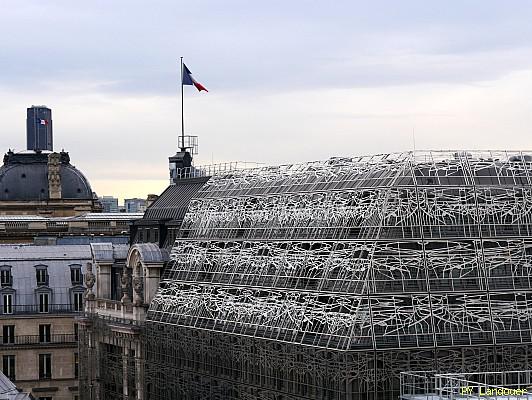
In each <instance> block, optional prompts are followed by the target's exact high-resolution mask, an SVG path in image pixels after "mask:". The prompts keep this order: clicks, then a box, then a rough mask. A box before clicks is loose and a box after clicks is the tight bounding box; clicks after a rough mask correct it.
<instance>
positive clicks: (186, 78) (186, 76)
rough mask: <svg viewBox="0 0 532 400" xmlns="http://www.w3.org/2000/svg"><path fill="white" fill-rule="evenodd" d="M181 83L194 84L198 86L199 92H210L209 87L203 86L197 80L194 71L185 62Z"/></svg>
mask: <svg viewBox="0 0 532 400" xmlns="http://www.w3.org/2000/svg"><path fill="white" fill-rule="evenodd" d="M181 84H182V85H194V86H195V87H196V89H198V91H199V92H201V91H202V90H205V91H206V92H208V90H207V88H205V86H203V85H202V84H201V83H199V82H197V81H196V80H195V79H194V78H193V77H192V72H190V70H189V69H188V68H187V66H186V65H185V64H183V77H182V79H181Z"/></svg>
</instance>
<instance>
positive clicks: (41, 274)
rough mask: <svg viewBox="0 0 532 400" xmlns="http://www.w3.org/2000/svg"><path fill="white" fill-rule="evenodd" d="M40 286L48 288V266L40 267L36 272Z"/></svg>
mask: <svg viewBox="0 0 532 400" xmlns="http://www.w3.org/2000/svg"><path fill="white" fill-rule="evenodd" d="M35 276H36V279H37V285H38V286H48V269H47V268H46V266H39V267H37V269H36V270H35Z"/></svg>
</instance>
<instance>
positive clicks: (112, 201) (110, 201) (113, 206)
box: [100, 196, 119, 213]
mask: <svg viewBox="0 0 532 400" xmlns="http://www.w3.org/2000/svg"><path fill="white" fill-rule="evenodd" d="M100 202H101V203H102V206H103V212H106V213H117V212H119V208H118V199H117V198H116V197H113V196H103V197H100Z"/></svg>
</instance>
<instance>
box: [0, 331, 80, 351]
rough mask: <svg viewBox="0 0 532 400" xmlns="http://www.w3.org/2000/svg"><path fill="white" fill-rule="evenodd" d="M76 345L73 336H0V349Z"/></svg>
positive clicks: (74, 336) (75, 339)
mask: <svg viewBox="0 0 532 400" xmlns="http://www.w3.org/2000/svg"><path fill="white" fill-rule="evenodd" d="M74 343H77V338H76V335H75V334H66V333H65V334H56V335H44V336H41V335H15V336H0V349H1V348H2V347H9V346H28V345H44V346H45V345H56V344H74Z"/></svg>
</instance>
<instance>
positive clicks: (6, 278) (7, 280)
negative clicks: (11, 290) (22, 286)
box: [0, 267, 13, 286]
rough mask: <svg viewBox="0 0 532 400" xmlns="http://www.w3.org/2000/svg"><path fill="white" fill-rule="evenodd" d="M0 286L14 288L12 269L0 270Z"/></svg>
mask: <svg viewBox="0 0 532 400" xmlns="http://www.w3.org/2000/svg"><path fill="white" fill-rule="evenodd" d="M0 285H2V286H12V285H13V277H12V276H11V268H5V267H4V269H2V270H0Z"/></svg>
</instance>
